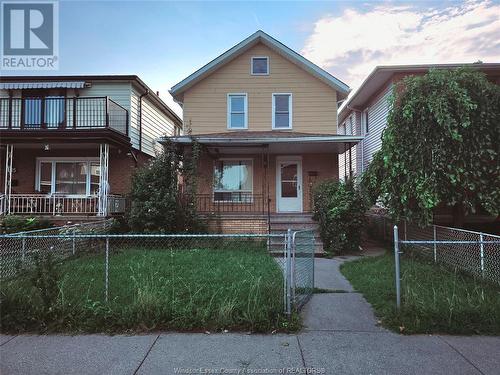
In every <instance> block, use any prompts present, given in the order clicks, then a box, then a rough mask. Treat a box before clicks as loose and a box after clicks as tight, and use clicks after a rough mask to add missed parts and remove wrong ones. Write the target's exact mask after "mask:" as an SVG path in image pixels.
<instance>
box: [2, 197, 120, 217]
mask: <svg viewBox="0 0 500 375" xmlns="http://www.w3.org/2000/svg"><path fill="white" fill-rule="evenodd" d="M2 198H3V199H2ZM9 202H10V207H9V212H6V211H7V205H6V202H5V196H2V197H0V209H1V210H3V212H2V213H4V214H6V213H10V214H17V215H52V216H62V215H75V216H78V215H86V216H92V215H97V214H99V197H98V196H97V195H90V196H85V197H79V196H71V195H60V194H52V195H44V194H11V195H10V201H9ZM125 203H126V198H125V197H121V196H118V195H108V215H116V214H122V213H124V212H125Z"/></svg>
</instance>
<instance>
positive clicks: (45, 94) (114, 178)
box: [0, 75, 182, 220]
mask: <svg viewBox="0 0 500 375" xmlns="http://www.w3.org/2000/svg"><path fill="white" fill-rule="evenodd" d="M181 128H182V123H181V119H180V118H179V117H178V116H177V115H176V114H175V113H174V112H172V110H171V109H170V108H169V107H168V106H167V105H166V104H165V103H164V102H163V101H162V100H161V99H160V98H159V97H158V96H157V95H156V94H155V93H154V92H153V91H152V90H151V89H150V88H149V87H148V86H147V85H146V84H145V83H144V82H143V81H142V80H141V79H140V78H139V77H137V76H133V75H130V76H123V75H116V76H52V77H50V76H17V77H0V147H1V148H0V158H1V160H0V168H1V169H0V183H1V185H0V186H1V187H2V188H3V189H2V190H3V193H1V194H0V213H1V214H26V215H45V216H47V217H51V216H52V217H56V218H58V219H59V220H60V219H61V217H64V219H65V220H67V219H70V218H71V219H74V220H78V219H83V218H85V217H94V216H108V215H112V214H119V213H123V211H124V209H125V199H124V195H125V194H127V193H128V192H129V189H130V183H131V176H132V174H133V172H134V169H135V168H136V167H138V166H141V165H143V164H144V163H145V162H147V161H148V160H149V159H150V158H152V157H154V155H155V150H156V149H157V148H158V147H161V146H159V144H158V143H157V139H158V138H159V137H160V136H165V135H176V134H180V131H181Z"/></svg>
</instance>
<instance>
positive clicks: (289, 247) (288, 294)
mask: <svg viewBox="0 0 500 375" xmlns="http://www.w3.org/2000/svg"><path fill="white" fill-rule="evenodd" d="M291 284H292V230H291V229H288V231H287V236H286V314H287V315H288V317H290V316H291V315H292V285H291Z"/></svg>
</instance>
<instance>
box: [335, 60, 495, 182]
mask: <svg viewBox="0 0 500 375" xmlns="http://www.w3.org/2000/svg"><path fill="white" fill-rule="evenodd" d="M461 66H468V67H472V68H474V69H477V70H479V71H481V72H483V73H484V74H486V77H487V78H488V79H489V80H490V81H491V82H493V83H496V84H499V85H500V64H498V63H474V64H428V65H393V66H391V65H389V66H377V67H376V68H375V69H374V70H373V71H372V72H371V73H370V74H369V75H368V77H367V78H366V79H365V80H364V81H363V83H362V84H361V86H360V87H359V88H358V89H357V90H356V91H355V92H354V93H353V94H352V95H351V96H350V97H349V99H348V100H347V101H346V102H345V103H343V105H342V106H341V108H340V111H339V133H340V134H346V135H356V136H362V137H363V140H362V141H361V142H359V143H358V144H357V145H356V147H354V148H352V149H351V150H349V151H347V152H346V153H344V154H342V155H340V163H339V175H340V176H341V178H347V177H349V175H351V174H352V175H354V176H360V175H361V174H362V173H363V172H364V171H365V170H366V168H367V167H368V164H370V162H371V160H372V158H373V154H374V153H375V152H377V151H378V150H380V148H381V146H382V133H383V131H384V129H385V128H386V126H387V117H388V115H389V110H390V103H389V101H390V97H391V96H392V94H393V89H394V87H395V85H396V84H397V83H398V82H399V81H401V80H402V79H403V78H404V77H407V76H411V75H422V74H425V73H427V72H428V71H429V69H456V68H459V67H461ZM349 160H352V163H351V165H352V169H350V168H349Z"/></svg>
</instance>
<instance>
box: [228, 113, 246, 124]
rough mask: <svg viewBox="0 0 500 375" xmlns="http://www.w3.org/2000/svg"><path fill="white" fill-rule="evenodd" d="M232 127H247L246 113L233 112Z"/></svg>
mask: <svg viewBox="0 0 500 375" xmlns="http://www.w3.org/2000/svg"><path fill="white" fill-rule="evenodd" d="M230 127H231V128H244V127H245V114H244V113H231V125H230Z"/></svg>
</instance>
